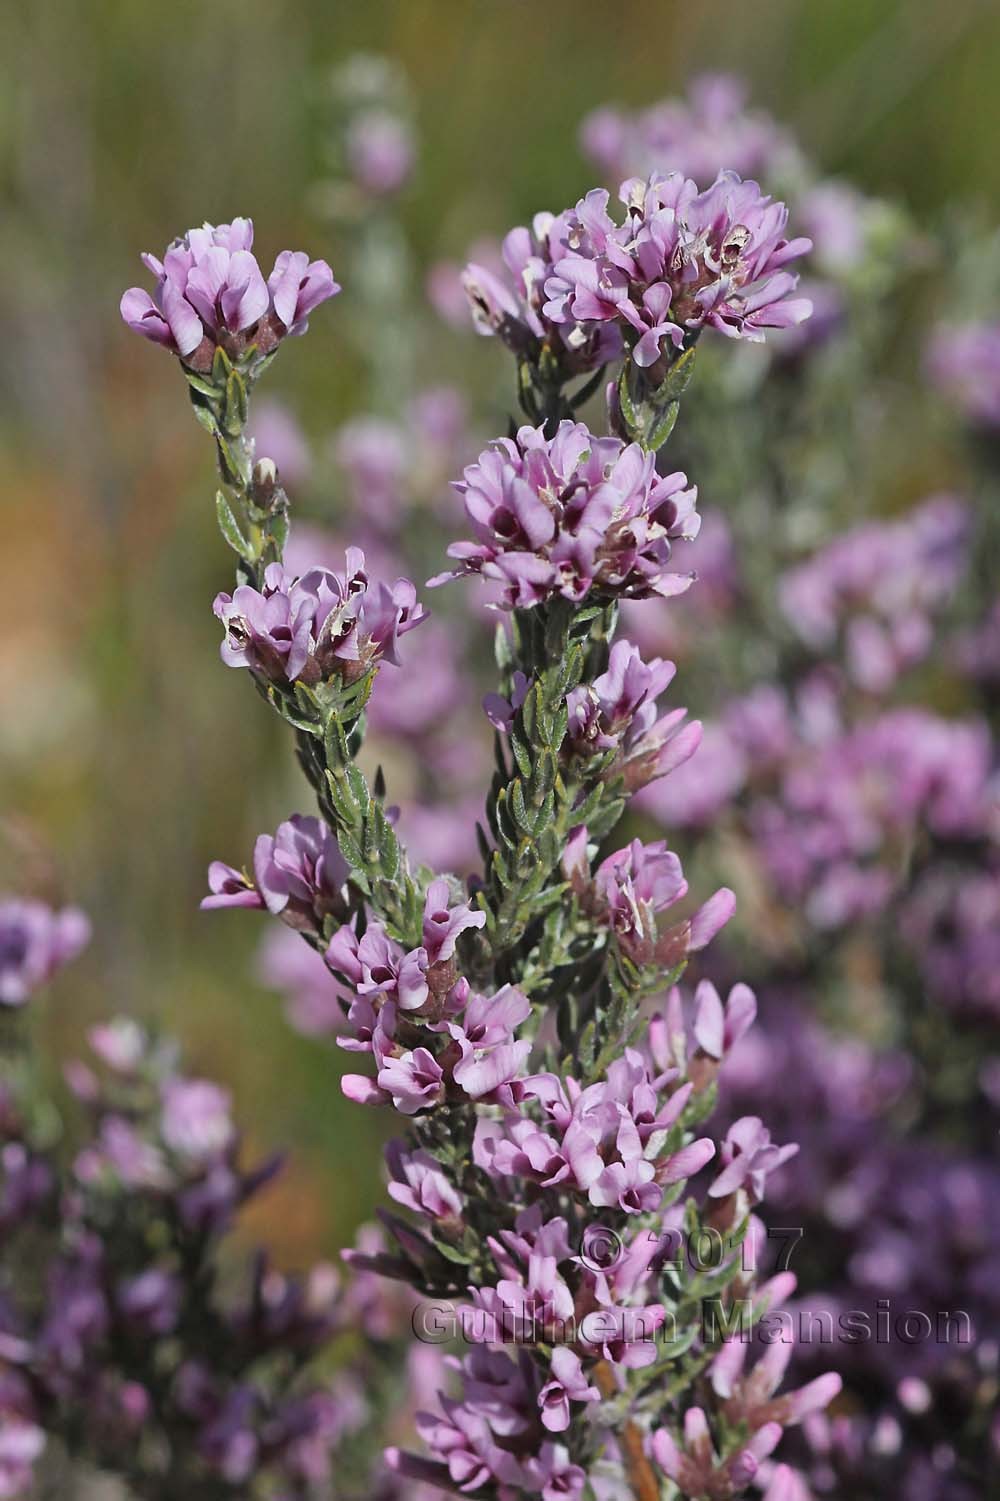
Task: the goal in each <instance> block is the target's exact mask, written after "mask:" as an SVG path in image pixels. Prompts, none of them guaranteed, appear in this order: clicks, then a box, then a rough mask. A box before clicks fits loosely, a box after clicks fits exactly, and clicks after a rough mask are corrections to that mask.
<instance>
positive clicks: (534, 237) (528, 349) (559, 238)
mask: <svg viewBox="0 0 1000 1501" xmlns="http://www.w3.org/2000/svg"><path fill="white" fill-rule="evenodd" d="M568 224H569V215H568V214H560V215H559V216H558V217H553V215H552V214H546V213H542V214H536V215H535V217H534V219H533V220H532V222H531V226H530V228H528V227H525V226H523V225H522V226H519V227H518V228H516V229H512V230H511V231H510V233H509V234H508V235H507V236H506V238H505V239H504V242H503V264H502V266H501V267H500V268H499V274H498V273H495V272H494V271H492V270H490V269H489V268H488V267H486V266H485V265H481V264H476V263H475V262H473V263H471V264H470V265H468V266H466V268H465V270H464V272H463V273H462V285H463V287H464V288H465V293H466V296H467V297H468V299H469V306H470V308H471V310H472V317H473V322H474V323H475V326H476V329H477V331H478V332H479V333H481V334H498V335H499V337H500V338H501V339H502V340H503V341H504V343H505V344H506V345H507V346H508V348H510V349H511V350H513V351H514V353H515V354H517V355H519V356H521V357H522V358H524V357H527V358H528V359H531V360H532V361H534V362H537V361H538V358H539V356H540V354H541V350H542V348H543V347H544V348H545V349H547V350H548V351H549V353H550V354H552V355H554V356H555V358H556V360H557V362H558V365H559V368H560V372H561V374H562V375H563V377H564V378H567V379H568V378H570V377H572V376H574V375H583V374H585V373H586V372H588V371H590V370H596V369H598V368H599V367H600V366H601V365H606V364H609V363H610V362H611V361H612V360H616V359H618V358H619V357H620V355H621V352H622V343H621V337H620V335H619V333H618V331H617V329H614V328H610V327H602V326H601V325H599V324H593V323H591V324H590V325H589V326H588V325H585V324H582V323H575V322H573V321H572V320H569V321H567V320H565V319H560V320H559V321H558V322H557V321H554V320H553V319H552V318H550V317H549V316H548V314H547V311H546V308H545V286H546V283H547V282H548V280H549V278H550V277H551V275H552V273H553V267H554V262H555V260H556V258H557V257H558V256H559V255H561V254H562V246H563V244H564V242H565V238H566V235H567V233H568ZM504 271H506V272H507V273H508V274H509V276H510V278H511V280H512V282H513V287H511V285H510V284H508V282H507V281H506V280H505V279H504V277H503V272H504Z"/></svg>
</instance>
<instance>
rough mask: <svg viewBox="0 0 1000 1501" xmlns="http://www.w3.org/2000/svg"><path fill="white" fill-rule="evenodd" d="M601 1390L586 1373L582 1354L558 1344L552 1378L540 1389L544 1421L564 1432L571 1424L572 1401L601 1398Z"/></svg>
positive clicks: (552, 1431) (553, 1359)
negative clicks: (590, 1380) (589, 1379)
mask: <svg viewBox="0 0 1000 1501" xmlns="http://www.w3.org/2000/svg"><path fill="white" fill-rule="evenodd" d="M600 1396H601V1394H600V1391H599V1390H598V1388H597V1387H596V1386H592V1385H591V1384H590V1382H589V1381H588V1380H587V1378H586V1376H585V1375H584V1373H583V1366H582V1365H581V1363H580V1357H579V1355H577V1354H575V1353H574V1351H572V1350H570V1349H569V1348H568V1346H566V1345H556V1347H555V1349H554V1350H553V1351H552V1358H551V1361H550V1363H549V1380H548V1381H547V1382H546V1384H545V1385H544V1386H543V1387H542V1389H541V1391H540V1392H539V1393H538V1406H539V1410H540V1411H541V1415H542V1423H543V1424H544V1426H545V1427H546V1428H547V1429H548V1430H549V1432H550V1433H563V1432H564V1431H565V1430H566V1429H567V1428H568V1427H569V1425H570V1417H571V1413H570V1403H571V1402H597V1401H599V1400H600Z"/></svg>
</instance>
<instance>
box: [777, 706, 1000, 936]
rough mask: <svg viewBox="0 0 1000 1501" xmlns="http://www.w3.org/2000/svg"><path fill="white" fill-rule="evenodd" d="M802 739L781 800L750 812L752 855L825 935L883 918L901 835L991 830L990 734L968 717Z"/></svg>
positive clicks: (896, 877)
mask: <svg viewBox="0 0 1000 1501" xmlns="http://www.w3.org/2000/svg"><path fill="white" fill-rule="evenodd" d="M803 740H804V743H803V745H802V746H801V749H800V751H799V753H798V754H797V755H796V756H794V757H793V758H792V759H791V760H790V763H789V765H788V768H787V770H786V772H785V774H784V777H783V779H782V784H781V787H780V793H779V797H778V798H777V799H774V798H760V799H758V800H757V802H756V803H755V805H754V807H753V809H752V813H751V826H752V828H753V832H754V834H755V837H756V840H757V847H758V849H759V851H760V854H761V856H762V857H763V860H764V862H765V866H766V868H767V869H768V871H769V873H770V875H771V877H772V879H773V880H774V881H775V883H776V884H777V886H778V888H779V890H780V891H781V893H782V895H783V896H785V897H787V898H788V899H790V900H793V901H797V902H801V901H803V900H804V901H805V905H806V914H807V917H808V918H809V920H810V921H811V922H812V923H814V924H815V925H816V926H817V927H821V928H827V929H833V928H838V927H842V926H843V925H844V924H845V923H848V922H852V921H855V920H857V919H860V918H870V917H871V916H873V915H876V914H878V913H879V912H881V911H882V910H883V908H884V907H885V905H886V903H887V901H888V900H889V898H890V897H891V895H892V893H893V891H894V889H895V888H896V887H897V886H898V884H899V881H900V879H901V876H902V874H903V872H901V871H899V870H898V869H897V867H896V862H895V861H894V859H893V852H894V850H895V849H897V848H898V847H899V840H900V838H901V837H902V838H912V837H914V835H915V833H916V831H917V830H918V829H919V828H921V827H924V828H927V829H929V830H930V831H931V832H932V833H934V834H936V835H938V836H939V837H942V838H955V837H959V838H961V837H970V836H972V837H976V836H977V835H979V834H981V832H982V830H983V829H984V828H988V827H989V826H990V820H991V816H993V815H991V805H992V803H993V797H992V793H991V777H992V761H991V749H990V736H989V733H988V731H987V728H986V726H985V724H983V723H980V722H978V721H976V720H947V719H942V718H939V717H938V716H936V715H934V714H931V713H929V712H928V711H927V710H925V709H918V708H899V709H893V710H890V711H888V712H886V713H884V714H881V715H879V716H877V717H876V718H874V719H870V720H863V721H861V722H860V723H859V724H858V725H857V727H856V728H854V729H851V730H848V731H846V732H844V733H838V732H837V729H836V726H834V727H833V728H832V729H830V728H826V727H824V732H823V735H822V737H821V738H820V740H819V743H818V744H810V742H809V740H808V739H806V737H805V736H803Z"/></svg>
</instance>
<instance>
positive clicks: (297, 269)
mask: <svg viewBox="0 0 1000 1501" xmlns="http://www.w3.org/2000/svg"><path fill="white" fill-rule="evenodd" d="M252 247H253V224H252V223H251V221H250V220H249V219H234V220H233V222H232V224H219V225H212V224H205V225H203V226H202V228H201V229H192V230H189V231H188V233H187V234H186V235H183V236H182V237H181V238H180V239H178V240H174V241H173V243H172V244H171V245H169V246H168V247H167V250H166V252H165V254H164V256H163V259H162V261H161V260H159V259H157V257H156V256H154V255H144V256H143V261H144V263H145V265H146V267H147V269H148V270H149V271H151V272H152V273H153V275H154V276H155V277H156V286H155V288H154V291H153V295H152V297H151V296H150V295H149V293H148V292H145V291H143V290H142V288H141V287H130V288H129V290H128V291H127V292H126V293H125V294H124V296H123V297H122V300H121V315H122V318H123V319H124V320H125V322H126V323H127V324H128V326H129V328H131V329H133V330H134V332H135V333H138V334H142V335H143V337H144V338H147V339H152V340H153V342H154V343H157V344H163V345H164V346H165V347H166V348H167V349H170V350H172V351H173V352H174V353H175V354H177V355H180V357H181V359H183V360H185V361H186V362H188V363H190V364H193V365H196V366H197V367H198V368H204V369H208V368H210V366H211V359H212V347H213V346H214V345H215V344H219V343H222V344H226V345H227V346H228V347H229V348H230V351H231V352H234V353H239V352H242V350H243V348H244V347H245V346H246V345H247V344H249V342H250V341H251V339H252V336H253V331H254V330H258V329H259V332H258V335H257V340H256V342H257V343H258V347H259V348H260V352H261V353H263V354H266V353H269V352H270V350H271V349H273V348H274V346H275V345H276V344H277V342H278V340H279V339H281V338H282V337H283V336H284V335H285V334H286V333H289V332H291V333H300V332H302V329H303V328H304V326H305V325H304V323H303V321H302V320H304V318H305V317H306V315H307V314H308V313H309V312H310V311H311V310H312V308H314V307H316V306H317V305H318V304H319V303H320V302H323V301H324V300H325V299H326V298H327V297H332V296H333V295H334V293H335V292H338V291H339V290H340V288H339V287H338V286H337V284H336V282H335V281H334V280H333V274H332V272H331V271H330V268H329V266H328V265H327V264H326V262H325V261H312V262H310V261H309V260H308V257H307V256H305V255H304V254H303V253H302V252H301V251H298V252H292V251H290V250H283V251H282V252H281V254H280V255H279V256H278V259H277V261H276V262H275V267H274V270H273V271H272V273H271V276H270V278H269V280H268V282H265V281H264V277H263V274H262V272H261V269H260V266H259V265H258V264H257V260H256V257H255V256H254V254H253V249H252ZM206 341H207V342H206ZM203 344H205V350H203V349H202V347H201V346H202V345H203ZM206 351H207V353H206Z"/></svg>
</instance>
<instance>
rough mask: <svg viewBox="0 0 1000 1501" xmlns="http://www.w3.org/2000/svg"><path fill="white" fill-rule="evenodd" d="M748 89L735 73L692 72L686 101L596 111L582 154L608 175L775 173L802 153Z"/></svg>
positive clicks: (586, 127) (587, 123) (586, 125)
mask: <svg viewBox="0 0 1000 1501" xmlns="http://www.w3.org/2000/svg"><path fill="white" fill-rule="evenodd" d="M746 100H747V87H746V84H745V83H744V81H743V80H742V79H741V78H737V77H735V76H734V75H732V74H730V73H703V74H700V75H699V76H698V77H696V78H693V79H692V80H691V82H690V84H689V86H688V92H687V97H686V98H684V99H664V100H661V101H660V102H658V103H657V104H653V105H651V106H650V107H649V108H648V109H644V110H639V111H638V112H637V113H634V114H628V113H625V112H624V111H622V110H617V109H611V108H607V107H605V108H602V109H598V110H595V111H594V112H593V114H590V115H588V116H587V117H586V119H585V120H584V121H583V124H582V125H581V127H580V144H581V146H582V147H583V150H584V153H585V154H586V155H587V156H589V157H590V159H591V161H593V162H594V163H595V165H596V166H598V167H600V168H601V170H602V172H604V174H605V175H606V178H608V179H611V180H613V181H615V182H620V181H621V179H622V178H623V177H628V176H630V175H631V174H633V173H637V174H638V175H640V176H645V175H647V174H648V173H650V172H683V173H684V174H685V176H687V177H693V178H695V179H697V180H702V181H704V180H705V179H707V178H713V177H715V176H716V175H717V173H719V172H721V171H722V170H723V169H724V168H731V169H733V170H735V171H737V172H738V173H739V174H740V176H741V177H747V176H753V177H757V176H759V175H761V174H763V175H765V176H767V177H770V175H771V173H772V172H773V171H775V170H780V169H781V168H782V166H783V165H785V164H786V163H788V162H789V161H790V162H792V163H794V161H795V159H796V156H797V152H796V148H795V146H794V145H793V144H792V142H791V141H790V140H789V138H788V136H787V135H786V133H785V132H784V131H783V130H782V129H781V127H780V126H779V125H778V123H777V121H775V120H773V119H772V118H771V116H770V115H766V114H764V113H763V112H762V111H757V110H749V109H747V105H746Z"/></svg>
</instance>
